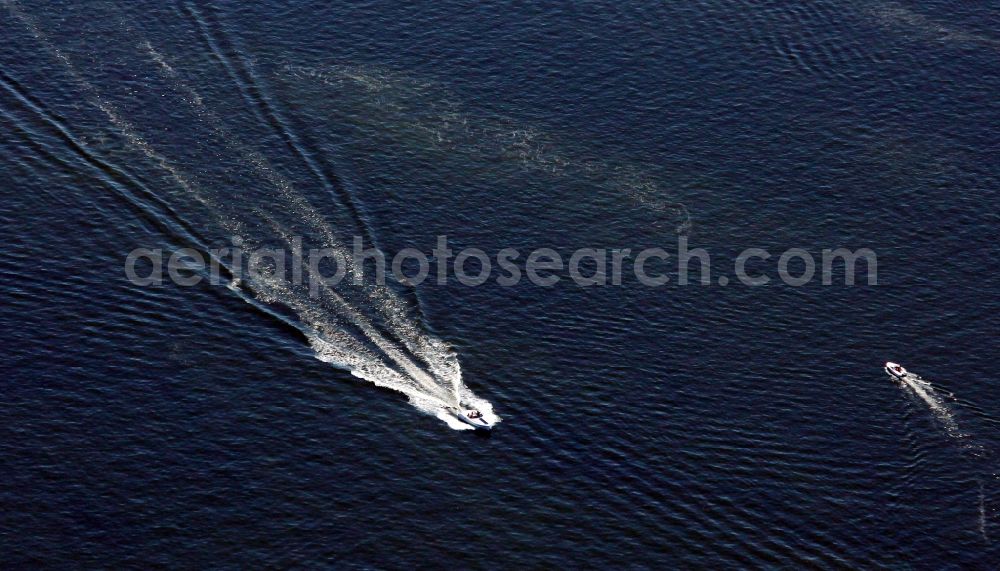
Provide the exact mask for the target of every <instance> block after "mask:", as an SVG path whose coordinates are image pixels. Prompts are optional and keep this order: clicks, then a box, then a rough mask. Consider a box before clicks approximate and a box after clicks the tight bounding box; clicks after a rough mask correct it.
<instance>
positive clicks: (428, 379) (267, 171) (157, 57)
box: [130, 30, 462, 406]
mask: <svg viewBox="0 0 1000 571" xmlns="http://www.w3.org/2000/svg"><path fill="white" fill-rule="evenodd" d="M130 31H132V30H130ZM139 47H140V48H141V49H142V50H143V51H145V52H146V54H147V55H148V56H149V57H150V59H151V60H152V61H153V62H155V63H156V64H158V68H159V70H160V72H161V74H162V75H163V76H164V77H165V78H167V79H169V80H170V81H171V82H172V84H173V85H174V88H175V89H176V90H177V91H178V92H179V93H180V94H181V96H182V98H183V99H184V100H185V101H186V102H187V103H188V104H189V105H192V106H193V107H195V108H196V109H197V112H198V114H199V116H201V117H202V119H203V120H205V122H206V123H207V124H208V125H209V127H210V128H211V129H212V130H213V131H214V132H215V133H216V134H217V135H218V136H219V137H220V138H221V140H222V141H224V142H225V144H226V145H227V146H229V147H230V148H231V149H233V150H234V151H236V152H237V153H238V154H239V155H240V156H241V158H242V159H243V160H244V161H245V162H246V163H247V164H248V166H250V167H251V168H252V169H253V171H254V172H256V173H257V174H258V175H259V176H261V177H262V178H264V179H265V180H267V181H268V182H269V183H271V184H272V185H273V186H274V187H275V188H276V189H278V190H279V192H281V193H282V195H283V196H285V197H286V198H287V199H289V201H290V202H291V205H292V206H293V208H294V210H295V211H296V212H297V213H298V214H299V217H300V219H302V220H306V221H309V222H311V223H312V226H313V228H314V229H315V230H316V231H318V232H319V233H321V234H322V236H323V239H324V242H325V245H327V246H328V247H331V248H334V249H336V250H338V251H339V252H341V253H342V254H343V259H344V260H345V261H347V267H346V268H345V270H346V274H347V275H348V276H349V277H354V276H355V275H356V274H357V273H358V271H359V270H358V268H355V267H353V266H352V265H351V257H350V256H348V255H347V253H348V250H347V247H346V246H345V245H344V244H343V243H341V242H340V241H339V240H338V239H337V238H336V237H335V236H334V235H333V233H332V232H331V230H330V228H329V226H327V225H326V224H324V223H323V222H322V221H321V220H317V217H316V216H315V212H316V211H315V209H314V208H313V207H312V206H311V205H310V204H309V203H308V201H307V200H306V199H305V198H304V197H303V196H301V195H300V194H298V193H297V192H295V190H294V187H293V185H292V184H291V182H290V181H288V180H287V179H286V178H284V177H283V176H281V175H280V174H278V173H277V171H276V170H275V169H274V168H273V167H271V165H270V164H269V162H268V161H267V159H266V158H265V157H264V156H263V155H262V154H260V153H259V152H258V151H255V150H253V149H250V148H249V147H247V146H246V145H245V144H243V143H242V142H240V141H239V139H238V138H237V137H236V136H235V135H234V134H233V133H232V132H231V131H230V130H229V129H228V128H227V127H226V126H225V124H224V123H223V121H222V120H221V119H220V118H219V116H218V115H217V114H216V113H215V112H214V111H212V110H211V109H210V108H208V107H206V106H205V104H204V101H205V100H204V98H203V97H202V96H201V95H200V94H198V93H197V91H195V90H194V89H193V88H192V87H191V86H190V85H189V84H188V83H187V82H186V81H184V80H183V79H182V78H180V77H179V74H178V72H177V71H176V69H175V68H174V67H173V66H171V65H170V64H169V63H168V60H167V57H166V56H164V55H163V54H161V53H160V52H158V51H157V50H156V49H155V48H154V47H153V46H152V44H151V43H150V42H149V41H148V40H142V41H140V42H139ZM266 221H267V222H269V223H271V224H272V226H274V227H275V229H276V230H278V233H279V235H281V236H283V237H285V239H286V240H285V241H286V243H289V244H290V240H289V238H288V237H289V236H291V235H292V233H291V232H289V231H287V230H285V229H283V228H280V225H278V223H277V222H275V221H274V220H273V219H267V220H266ZM319 283H320V284H321V288H322V289H323V293H324V295H325V296H326V297H327V298H328V299H330V300H332V302H333V303H334V304H335V305H336V306H337V307H338V309H339V310H340V311H342V312H344V313H345V314H348V315H349V316H350V321H351V322H353V323H354V324H355V325H356V326H358V327H359V328H360V329H362V331H363V332H364V334H365V335H366V336H367V337H368V338H369V339H371V340H372V341H373V342H375V343H376V345H377V346H378V347H379V348H380V349H381V350H382V352H383V353H384V354H385V355H386V356H387V357H389V358H390V359H392V360H393V361H394V362H395V363H397V364H398V365H400V366H401V367H403V369H404V370H405V371H406V373H407V374H408V375H410V377H412V378H413V379H415V380H417V381H418V382H419V383H420V384H421V385H423V386H424V387H425V388H426V390H427V391H428V392H430V393H441V392H442V391H441V385H440V384H439V383H440V382H444V383H445V384H446V385H451V389H450V390H449V393H450V394H449V395H448V396H449V397H453V398H454V402H453V403H447V404H445V406H448V405H449V404H454V403H457V402H459V401H460V398H461V397H460V395H461V394H462V390H461V389H462V382H461V372H460V368H459V366H458V362H457V359H455V358H454V357H453V356H452V355H450V353H449V352H448V349H447V346H446V345H445V344H444V343H443V342H441V341H439V340H437V339H433V338H430V336H429V335H426V334H420V333H419V329H418V328H417V327H416V326H415V324H413V323H409V322H407V321H406V320H404V319H403V318H402V317H401V316H403V315H405V311H406V308H405V307H403V304H402V301H401V300H399V298H397V297H396V296H394V295H392V293H391V291H390V290H389V289H388V288H384V287H378V286H372V287H367V288H365V289H364V290H363V291H364V292H365V293H366V295H367V296H368V298H369V300H370V302H371V303H370V306H371V307H373V308H375V309H376V310H378V311H380V313H381V314H382V317H383V318H385V320H386V321H387V322H388V323H389V324H390V327H391V330H392V332H393V333H394V334H395V336H396V337H397V338H399V339H401V340H402V342H403V344H404V346H405V347H406V348H407V350H408V351H409V352H410V353H411V354H412V355H417V356H419V357H421V358H422V360H424V361H425V362H426V363H427V365H428V366H429V367H430V372H431V374H430V375H428V374H427V373H426V372H424V371H423V370H421V368H420V367H419V365H418V364H417V363H416V362H414V360H413V359H412V358H411V357H410V356H409V355H406V354H404V353H402V352H401V351H399V350H398V349H396V348H395V347H394V346H393V343H392V342H391V341H390V340H388V339H386V338H385V336H384V335H382V334H381V333H380V332H379V331H378V330H377V329H376V328H375V327H374V325H373V324H372V323H371V321H370V320H368V319H367V318H366V317H364V316H363V315H362V314H361V313H360V312H359V311H358V310H357V309H355V308H354V307H352V306H351V304H350V303H348V302H347V301H346V300H345V299H344V298H343V297H342V296H340V295H339V294H338V293H337V292H335V291H334V290H332V289H331V288H329V287H327V286H326V285H325V283H323V282H322V281H320V282H319ZM317 347H318V350H319V351H325V352H328V353H330V352H331V348H330V345H329V344H319V345H317ZM344 360H345V359H344V356H343V355H341V354H336V355H330V359H329V362H338V363H342V362H343V361H344ZM365 378H367V379H368V380H372V378H373V377H372V376H371V375H366V376H365ZM411 396H412V395H411ZM414 398H415V397H414ZM433 400H435V401H437V402H439V403H446V402H447V399H446V398H442V397H441V396H438V397H435V398H434V399H433Z"/></svg>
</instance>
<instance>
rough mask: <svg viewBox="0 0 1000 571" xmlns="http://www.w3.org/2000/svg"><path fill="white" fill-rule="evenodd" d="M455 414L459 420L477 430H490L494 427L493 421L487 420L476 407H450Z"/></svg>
mask: <svg viewBox="0 0 1000 571" xmlns="http://www.w3.org/2000/svg"><path fill="white" fill-rule="evenodd" d="M448 410H450V411H451V413H452V414H454V415H455V416H456V417H457V418H458V419H459V420H461V421H462V422H464V423H465V424H468V425H470V426H472V427H473V428H475V429H476V430H490V429H491V428H493V423H492V422H490V421H489V420H486V417H484V416H483V413H481V412H479V411H478V410H476V409H474V408H461V407H459V408H451V409H448Z"/></svg>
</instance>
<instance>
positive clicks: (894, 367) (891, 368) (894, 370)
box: [885, 361, 909, 379]
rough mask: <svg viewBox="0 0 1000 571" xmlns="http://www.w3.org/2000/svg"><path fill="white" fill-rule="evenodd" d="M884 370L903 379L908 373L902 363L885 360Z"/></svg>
mask: <svg viewBox="0 0 1000 571" xmlns="http://www.w3.org/2000/svg"><path fill="white" fill-rule="evenodd" d="M885 372H886V373H889V375H891V376H893V377H896V378H897V379H904V378H906V376H907V375H909V373H908V372H907V371H906V369H904V368H903V366H902V365H900V364H899V363H893V362H892V361H888V362H886V364H885Z"/></svg>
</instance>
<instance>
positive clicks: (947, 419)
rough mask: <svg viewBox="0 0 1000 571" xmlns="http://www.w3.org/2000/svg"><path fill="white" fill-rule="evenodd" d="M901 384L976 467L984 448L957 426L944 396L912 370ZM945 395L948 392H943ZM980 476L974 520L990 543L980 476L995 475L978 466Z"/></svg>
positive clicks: (991, 478)
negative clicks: (975, 517) (976, 513)
mask: <svg viewBox="0 0 1000 571" xmlns="http://www.w3.org/2000/svg"><path fill="white" fill-rule="evenodd" d="M900 381H901V384H902V386H904V387H905V388H906V389H908V390H909V391H910V392H911V393H912V394H914V395H916V396H917V397H918V398H919V399H920V400H921V401H923V403H924V404H926V405H927V407H928V408H929V409H930V411H931V413H932V414H933V415H934V417H935V418H936V419H937V420H938V421H939V422H940V424H941V426H942V428H943V429H944V432H945V434H947V435H948V436H949V437H950V438H952V439H954V440H955V441H957V442H958V443H959V446H960V448H961V450H962V452H963V455H965V457H966V458H967V459H968V460H969V461H971V462H973V463H974V464H975V465H976V467H977V469H978V468H979V467H980V466H981V464H982V460H984V458H986V457H987V454H986V450H985V449H984V447H983V446H982V445H980V444H979V443H977V442H975V441H974V440H973V439H972V437H971V435H969V434H968V433H966V432H964V431H962V430H961V429H960V428H959V425H958V422H957V421H956V419H955V413H954V411H953V410H952V408H951V407H950V406H949V405H948V403H947V401H946V400H945V398H944V396H943V395H942V393H941V392H940V391H938V389H936V388H935V387H934V385H933V384H932V383H931V382H929V381H927V380H925V379H923V378H921V377H920V376H918V375H915V374H913V373H907V374H906V375H905V376H904V377H903V378H902V379H900ZM947 394H948V395H949V396H954V395H951V393H947ZM980 474H981V475H980V476H979V478H978V492H979V494H978V496H979V497H978V499H979V502H978V504H979V505H978V506H977V507H978V516H979V517H978V521H977V522H976V523H977V527H978V528H979V534H980V535H981V536H982V538H983V541H984V542H985V543H986V545H991V544H992V542H991V541H990V537H989V533H988V531H987V528H988V527H989V519H988V516H987V506H986V492H985V487H984V484H983V480H984V479H986V480H991V481H992V480H996V478H997V475H996V474H991V475H990V476H987V475H985V474H982V471H981V469H980Z"/></svg>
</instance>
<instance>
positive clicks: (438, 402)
mask: <svg viewBox="0 0 1000 571" xmlns="http://www.w3.org/2000/svg"><path fill="white" fill-rule="evenodd" d="M0 3H2V4H3V5H4V6H5V7H6V8H7V10H8V11H9V12H10V13H11V14H12V15H13V16H14V17H15V18H17V19H18V20H19V21H21V23H22V24H23V25H24V26H25V27H26V29H27V30H28V31H29V32H30V33H31V34H32V35H33V36H34V37H35V38H36V39H37V40H38V41H39V42H40V43H41V44H42V45H43V46H44V47H46V48H47V49H48V50H49V51H50V52H51V53H52V54H53V56H54V57H55V58H56V59H57V60H59V61H60V62H61V63H62V64H63V65H64V66H65V68H66V70H67V72H68V74H69V76H70V78H71V79H72V80H73V81H74V83H76V84H77V85H78V86H79V87H80V89H81V90H82V91H83V92H84V94H85V95H86V100H87V101H88V102H89V103H91V104H92V105H93V106H94V107H96V108H97V109H99V110H100V111H101V112H102V113H103V114H104V115H105V116H106V117H107V119H108V121H109V122H110V123H111V124H112V125H113V126H115V127H116V128H117V130H118V131H120V132H121V134H122V135H123V137H124V139H125V141H126V142H127V143H128V145H129V146H130V147H131V148H133V149H135V150H138V151H139V152H141V153H142V154H143V155H144V156H145V157H146V158H147V159H149V160H150V161H151V162H153V163H154V164H156V165H157V166H158V167H160V168H161V169H163V170H164V171H166V172H167V173H168V174H169V175H170V177H171V178H172V179H173V181H174V182H176V184H177V185H178V186H179V187H180V188H181V189H182V190H184V191H185V193H186V194H187V195H188V196H190V197H192V198H194V199H195V200H197V201H198V202H199V203H201V204H202V205H204V206H205V207H207V208H208V209H209V211H210V212H212V213H213V214H214V217H215V219H216V222H217V223H218V224H219V225H220V226H221V227H222V228H224V229H225V230H226V231H227V232H229V233H230V234H232V235H236V236H239V235H250V236H253V233H252V232H251V231H249V230H250V228H249V227H248V225H247V224H246V223H247V222H250V225H251V226H256V227H259V225H260V222H261V221H264V222H265V223H271V224H272V227H273V228H274V229H276V230H279V231H278V232H277V234H278V238H279V239H281V240H283V241H284V242H285V243H287V244H291V242H292V236H291V233H290V232H287V231H284V230H283V229H282V228H281V227H280V224H278V223H277V222H276V221H275V220H274V219H273V218H271V217H270V216H268V214H267V212H263V211H261V210H260V209H256V208H254V209H253V211H252V213H250V214H249V216H247V213H243V218H241V217H240V213H239V212H237V211H232V210H231V209H228V208H226V206H225V202H226V201H225V200H221V201H220V200H216V197H215V196H214V195H213V194H211V192H210V189H209V190H208V191H206V189H205V188H203V187H202V186H201V185H200V184H198V183H197V182H196V181H195V179H194V178H192V177H191V176H190V175H188V174H187V173H185V172H183V171H182V170H181V169H180V168H178V167H177V166H176V165H174V164H173V163H172V162H171V161H170V160H169V159H168V158H167V157H166V156H165V155H163V154H161V153H160V152H159V151H157V150H156V149H155V148H154V147H153V145H152V144H150V143H149V141H147V140H146V139H145V138H144V137H143V136H142V135H141V134H140V131H139V130H138V129H137V128H136V127H135V126H134V125H132V124H131V122H129V121H128V120H126V119H125V118H124V117H123V114H122V113H121V111H120V110H119V109H118V108H117V107H116V106H114V105H113V104H112V103H110V102H109V101H107V100H106V99H105V98H104V97H103V96H102V95H101V93H100V92H99V90H98V89H97V88H96V87H95V86H94V85H93V84H91V83H90V82H89V81H87V80H86V79H85V78H84V77H83V76H82V75H81V74H80V73H79V72H78V70H77V68H76V67H75V65H74V64H73V62H72V60H71V59H70V58H69V57H68V56H66V55H65V54H64V53H63V52H62V51H61V50H60V49H59V48H58V47H56V46H55V45H54V44H53V43H52V42H51V41H50V40H49V39H48V37H47V35H46V34H45V33H44V32H42V31H41V29H40V28H39V27H38V25H37V23H36V21H35V20H34V19H33V18H32V17H31V16H30V15H28V14H26V13H25V12H24V11H23V10H22V9H21V8H20V7H19V6H18V4H17V3H16V2H15V1H14V0H0ZM140 46H141V47H142V48H143V49H144V50H145V51H146V52H147V54H148V55H149V56H150V58H151V59H152V60H153V61H154V62H156V63H157V65H158V67H159V69H161V70H162V73H163V74H164V75H166V76H168V77H173V78H174V79H175V81H177V83H176V85H177V86H178V89H179V91H180V92H182V94H184V95H186V96H187V97H186V98H185V100H186V101H187V102H188V103H189V104H191V105H192V106H193V107H195V108H196V109H198V110H199V111H200V113H199V116H200V117H201V118H202V119H203V120H204V121H206V122H207V123H208V124H209V125H210V127H211V128H212V130H213V132H214V133H215V134H216V135H217V136H220V137H221V138H222V140H223V141H224V142H225V143H226V144H227V146H229V147H230V148H232V149H234V150H236V151H237V152H238V154H239V155H240V157H241V159H242V161H243V162H244V163H245V164H246V165H249V166H251V168H252V170H253V172H254V173H255V174H256V175H258V176H260V177H261V178H263V179H264V180H266V181H267V182H268V183H270V184H271V185H272V186H273V187H274V188H276V189H277V190H278V192H279V195H280V197H281V198H284V199H285V201H286V202H285V203H284V205H283V206H282V207H283V208H287V209H289V211H291V212H292V213H294V214H295V215H296V219H298V220H304V221H306V222H308V223H309V225H311V226H312V227H313V229H314V230H315V231H316V232H317V233H318V234H319V235H320V236H321V238H322V239H323V241H324V242H325V245H327V246H336V247H338V248H340V249H341V250H343V249H344V247H343V245H342V244H340V243H339V242H338V241H337V240H336V239H335V237H334V236H333V234H332V231H331V229H330V227H329V225H328V224H326V222H325V220H324V219H323V216H322V215H321V214H319V212H318V211H316V210H315V209H314V208H313V207H312V206H311V205H310V204H309V203H308V201H306V200H305V198H304V197H302V196H301V195H299V194H298V193H296V192H295V191H294V189H293V187H292V185H291V184H290V183H289V182H288V181H287V180H285V179H284V178H283V177H282V176H281V175H279V174H277V172H276V171H275V170H274V169H273V168H271V167H270V165H269V163H268V161H267V160H266V158H264V157H263V155H261V154H260V153H258V152H256V151H253V150H251V149H249V148H248V147H247V146H245V145H243V144H242V143H241V142H239V140H238V139H237V138H236V137H235V136H233V134H232V133H231V132H230V131H229V130H228V129H226V128H225V125H224V124H223V123H222V121H221V120H220V119H219V118H218V116H217V115H216V114H215V113H214V112H212V111H211V110H210V109H208V108H207V107H205V106H204V99H203V98H201V97H200V96H199V95H198V94H197V92H195V91H194V90H193V89H190V87H189V86H187V85H186V84H183V83H181V82H180V81H179V79H178V78H177V77H176V76H177V72H176V70H175V69H174V68H173V67H172V66H171V65H170V64H169V63H168V62H167V60H166V58H165V57H164V56H162V54H160V53H159V52H157V51H156V50H155V49H154V48H153V47H152V45H151V44H149V43H148V42H145V44H144V45H143V44H140ZM223 198H224V197H223ZM273 238H274V237H273V236H272V237H271V238H268V237H266V236H265V237H264V242H266V241H267V240H269V239H273ZM247 245H248V246H257V247H261V246H262V243H261V241H260V240H257V241H254V240H251V239H248V240H247ZM345 258H346V259H348V260H349V259H350V257H348V256H345ZM347 270H348V271H350V272H351V273H353V272H355V271H356V270H355V268H352V267H350V266H349V264H348V268H347ZM238 279H239V278H236V279H234V281H233V283H232V284H231V286H232V287H231V288H230V289H233V290H234V291H237V292H239V293H240V294H241V297H243V299H244V300H245V301H247V302H248V303H251V304H254V305H255V306H256V305H258V304H257V300H256V299H252V298H249V297H247V295H246V294H245V293H244V290H243V288H241V287H237V285H236V284H237V283H238ZM245 281H246V283H247V284H248V285H250V286H251V287H252V288H253V291H254V297H256V298H259V300H261V301H264V302H267V303H270V302H278V303H281V304H283V305H285V306H287V307H289V308H290V309H292V310H293V311H294V312H295V313H296V315H297V316H298V317H299V319H300V321H301V323H298V324H296V326H298V327H299V328H300V329H301V330H302V331H303V332H304V333H306V335H307V337H308V338H309V339H310V344H311V345H312V346H313V348H314V349H315V350H316V351H317V357H318V358H320V359H321V360H324V361H328V362H331V363H335V364H337V365H338V366H342V367H346V368H348V369H349V370H350V371H351V373H352V374H354V375H355V376H357V377H359V378H363V379H366V380H369V381H371V382H373V383H375V384H378V385H381V386H386V387H388V388H392V389H395V390H398V391H400V392H402V393H404V394H406V395H407V396H408V397H410V400H411V402H413V403H414V405H415V406H417V408H420V409H421V410H428V412H431V413H432V414H436V415H437V416H439V417H440V416H441V415H442V413H443V409H444V407H447V406H450V405H453V404H455V403H454V402H451V401H452V399H453V398H455V397H456V396H459V395H463V396H467V397H468V399H469V402H473V403H475V404H479V403H482V404H481V405H480V406H481V408H483V409H487V410H488V411H489V413H490V415H491V416H492V407H489V406H488V403H485V401H481V400H480V399H478V398H477V397H475V395H473V394H472V393H471V391H469V390H468V389H466V388H465V387H464V386H463V385H462V383H461V373H460V368H459V366H458V363H457V359H456V358H455V356H454V355H453V354H452V353H451V352H450V350H449V349H448V347H447V345H445V344H444V343H443V342H441V341H439V340H437V339H434V338H431V337H430V336H428V335H421V332H420V328H419V327H418V326H417V324H415V323H411V322H409V321H408V320H407V319H406V313H405V309H406V308H405V306H404V304H403V303H402V301H401V300H400V299H398V298H397V297H395V296H394V295H393V294H392V292H391V290H389V289H387V288H385V287H378V286H370V285H369V286H366V287H364V288H362V291H364V292H365V293H366V295H367V298H368V301H369V302H370V303H368V304H366V305H370V306H371V307H370V309H372V310H375V311H379V312H382V313H383V314H384V317H385V321H386V323H388V324H389V329H390V330H391V332H392V334H393V336H394V337H396V338H397V339H402V340H403V344H404V345H405V346H406V347H407V348H408V349H409V350H410V351H411V352H412V353H411V355H407V354H405V353H404V352H403V351H402V350H401V349H400V348H398V347H397V346H396V343H397V341H395V340H392V339H389V338H387V337H386V336H385V335H384V334H383V332H382V331H380V330H379V328H378V327H377V326H376V325H375V324H374V322H373V321H372V320H371V319H370V318H369V317H367V316H366V315H364V314H363V313H362V312H361V311H360V310H359V309H358V308H357V307H355V306H353V305H352V304H351V303H349V302H348V301H347V300H346V299H344V297H343V296H341V295H340V294H338V293H337V292H336V291H333V290H332V289H331V288H329V287H326V285H325V284H324V286H323V287H324V290H323V292H322V293H323V295H322V299H321V300H320V301H317V300H316V299H314V298H313V297H311V296H308V295H305V293H304V292H303V291H301V290H299V291H296V290H295V289H293V287H291V286H290V285H289V284H288V283H287V282H285V281H284V279H283V277H282V278H277V277H274V276H268V275H261V276H259V277H258V276H254V277H253V279H252V280H251V279H245ZM320 283H322V282H320ZM324 301H325V302H326V303H323V302H324ZM331 306H332V307H331ZM331 309H333V311H331ZM352 330H354V331H359V332H360V333H361V335H360V337H357V336H354V335H351V334H350V333H349V331H352ZM372 348H374V349H376V350H377V351H373V350H372ZM413 356H418V357H420V358H422V359H424V360H425V361H426V362H427V363H429V364H430V365H429V366H430V368H431V372H432V373H433V376H432V375H431V374H428V373H427V372H425V371H424V370H422V368H421V367H420V365H419V364H418V363H417V362H416V361H414V359H413ZM397 367H398V368H399V369H401V371H400V370H397ZM432 407H433V408H432ZM484 412H486V411H485V410H484ZM448 424H449V425H452V423H451V422H450V421H449V422H448ZM462 428H464V426H463V427H462Z"/></svg>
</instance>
